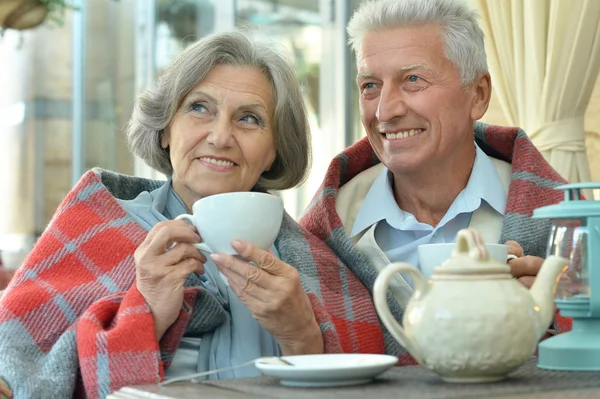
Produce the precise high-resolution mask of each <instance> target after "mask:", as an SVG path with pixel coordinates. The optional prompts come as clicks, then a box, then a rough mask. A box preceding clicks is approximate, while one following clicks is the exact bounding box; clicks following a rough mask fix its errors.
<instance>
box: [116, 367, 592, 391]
mask: <svg viewBox="0 0 600 399" xmlns="http://www.w3.org/2000/svg"><path fill="white" fill-rule="evenodd" d="M109 398H110V399H140V398H152V399H167V398H168V399H192V398H194V399H197V398H212V399H241V398H250V399H253V398H254V399H259V398H286V399H287V398H289V399H335V398H340V399H341V398H343V399H367V398H376V399H388V398H390V399H391V398H394V399H398V398H401V399H413V398H418V399H442V398H453V399H454V398H456V399H458V398H461V399H463V398H464V399H467V398H490V399H525V398H529V399H558V398H560V399H600V372H587V373H586V372H553V371H547V370H540V369H538V368H537V367H536V362H535V360H532V361H531V362H529V363H527V364H525V365H523V366H522V367H520V368H519V369H517V370H516V371H515V372H513V373H512V374H511V375H510V376H509V377H508V378H507V379H506V380H505V381H501V382H496V383H488V384H448V383H444V382H443V381H441V380H440V379H439V377H437V376H436V375H434V374H432V373H430V372H429V371H427V370H425V369H424V368H422V367H420V366H410V367H394V368H393V369H391V370H389V371H387V372H386V373H384V374H382V375H381V376H380V377H379V378H378V379H377V380H375V381H373V382H372V383H369V384H365V385H357V386H348V387H335V388H291V387H285V386H282V385H280V384H279V381H278V380H276V379H274V378H271V377H258V378H244V379H235V380H214V381H206V382H201V383H191V382H185V383H184V382H182V383H173V384H171V385H167V386H158V385H142V386H135V387H126V388H122V389H121V390H119V391H117V392H115V393H113V394H112V395H110V396H109Z"/></svg>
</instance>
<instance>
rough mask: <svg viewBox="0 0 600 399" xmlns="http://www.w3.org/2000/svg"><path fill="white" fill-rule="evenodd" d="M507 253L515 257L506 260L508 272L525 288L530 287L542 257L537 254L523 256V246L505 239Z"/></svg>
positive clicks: (542, 261)
mask: <svg viewBox="0 0 600 399" xmlns="http://www.w3.org/2000/svg"><path fill="white" fill-rule="evenodd" d="M506 245H507V246H508V254H509V255H514V256H516V257H517V258H516V259H511V260H509V261H508V265H509V266H510V273H511V274H512V275H513V277H514V278H516V279H517V280H519V282H520V283H521V284H523V285H524V286H525V287H527V288H531V286H532V285H533V282H534V281H535V276H537V274H538V272H539V271H540V268H541V267H542V263H544V259H542V258H539V257H537V256H525V251H523V247H522V246H521V245H520V244H519V243H518V242H516V241H507V242H506Z"/></svg>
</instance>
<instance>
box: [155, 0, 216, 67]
mask: <svg viewBox="0 0 600 399" xmlns="http://www.w3.org/2000/svg"><path fill="white" fill-rule="evenodd" d="M215 18H216V15H215V4H214V2H213V1H211V0H158V1H157V3H156V53H155V54H156V57H155V65H156V68H157V75H158V74H160V71H161V70H163V69H164V68H165V67H167V66H168V65H169V63H170V62H171V61H172V60H173V58H174V57H175V56H176V55H177V54H179V53H180V52H181V50H183V49H184V48H186V47H187V46H188V45H189V44H191V43H194V42H195V41H196V40H198V39H199V38H201V37H203V36H205V35H207V34H209V33H211V32H212V31H213V30H214V27H215Z"/></svg>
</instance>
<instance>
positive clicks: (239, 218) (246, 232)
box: [175, 192, 283, 255]
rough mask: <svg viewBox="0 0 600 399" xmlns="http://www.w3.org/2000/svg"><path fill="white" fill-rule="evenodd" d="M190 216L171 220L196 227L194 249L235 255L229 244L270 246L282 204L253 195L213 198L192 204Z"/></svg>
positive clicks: (279, 218) (278, 221)
mask: <svg viewBox="0 0 600 399" xmlns="http://www.w3.org/2000/svg"><path fill="white" fill-rule="evenodd" d="M192 212H193V214H192V215H189V214H183V215H179V216H178V217H176V218H175V219H176V220H178V219H183V220H187V221H189V222H190V223H191V224H193V225H194V226H196V229H198V233H200V236H201V237H202V239H203V242H201V243H198V244H194V246H195V247H196V248H198V249H199V250H201V251H205V252H208V253H213V252H221V253H224V254H229V255H235V254H236V251H235V250H234V249H233V248H232V247H231V242H232V241H233V240H243V241H247V242H249V243H250V244H252V245H254V246H255V247H257V248H260V249H264V250H267V249H269V248H270V247H271V245H273V242H275V239H276V238H277V235H278V234H279V229H280V227H281V221H282V218H283V201H282V200H281V198H279V197H277V196H276V195H272V194H265V193H256V192H234V193H224V194H215V195H211V196H209V197H205V198H202V199H200V200H198V201H196V202H195V203H194V205H193V206H192Z"/></svg>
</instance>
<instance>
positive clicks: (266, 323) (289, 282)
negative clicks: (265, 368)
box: [211, 241, 324, 355]
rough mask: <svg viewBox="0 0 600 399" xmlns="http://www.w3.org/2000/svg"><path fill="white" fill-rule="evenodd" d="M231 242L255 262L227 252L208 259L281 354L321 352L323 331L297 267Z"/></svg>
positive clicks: (242, 243)
mask: <svg viewBox="0 0 600 399" xmlns="http://www.w3.org/2000/svg"><path fill="white" fill-rule="evenodd" d="M231 246H232V247H233V249H235V250H236V251H237V252H238V253H239V254H240V255H241V256H243V257H244V258H246V259H247V260H248V261H252V262H254V263H256V265H258V266H255V265H253V264H250V263H248V262H246V261H244V260H240V259H238V258H236V257H234V256H231V255H224V254H212V255H211V259H212V260H213V261H214V262H215V263H216V265H217V267H218V268H219V270H220V271H221V273H223V274H224V275H225V276H226V277H227V279H228V280H229V286H230V287H231V289H232V290H233V292H235V294H236V295H237V296H238V298H240V300H241V301H242V302H243V303H244V304H245V305H246V306H247V307H248V309H250V312H251V313H252V315H253V316H254V318H255V319H256V320H257V321H258V322H259V323H260V324H261V325H262V326H263V328H264V329H265V330H267V331H268V332H270V333H271V335H273V337H275V339H276V340H277V342H279V345H280V346H281V350H282V352H283V354H284V355H298V354H310V353H323V351H324V346H323V335H322V333H321V329H320V328H319V325H318V324H317V320H316V318H315V315H314V312H313V309H312V306H311V304H310V301H309V299H308V296H307V295H306V293H305V292H304V290H303V289H302V285H301V284H300V275H299V274H298V271H297V270H296V269H295V268H294V267H292V266H290V265H288V264H287V263H285V262H282V261H281V260H279V259H277V258H276V257H275V256H274V255H273V254H272V253H270V252H267V251H263V250H260V249H258V248H255V247H254V246H252V245H251V244H249V243H245V242H239V241H234V242H232V244H231Z"/></svg>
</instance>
